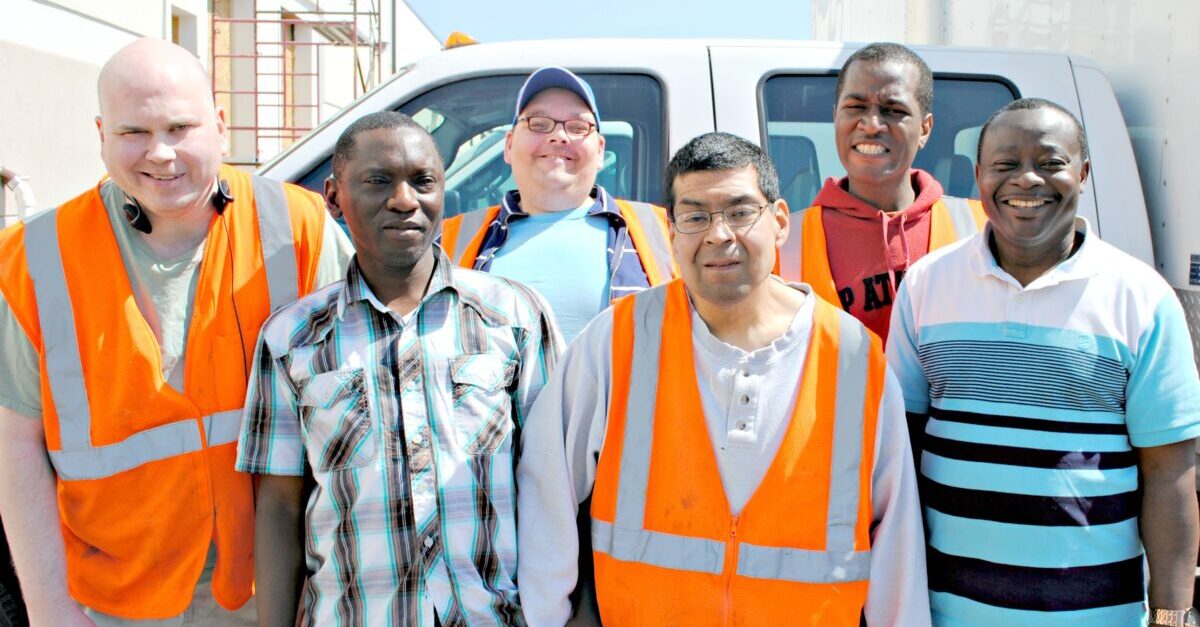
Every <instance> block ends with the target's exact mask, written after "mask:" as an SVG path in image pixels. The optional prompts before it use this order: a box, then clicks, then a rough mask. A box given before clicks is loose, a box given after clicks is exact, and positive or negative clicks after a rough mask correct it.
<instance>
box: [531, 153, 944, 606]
mask: <svg viewBox="0 0 1200 627" xmlns="http://www.w3.org/2000/svg"><path fill="white" fill-rule="evenodd" d="M667 189H668V196H667V207H668V211H669V212H670V219H671V226H670V237H671V245H672V251H673V252H674V255H675V259H676V260H677V261H678V263H679V270H680V275H681V277H682V279H681V280H676V281H671V282H669V283H667V284H666V285H662V286H658V287H655V288H652V289H649V290H646V291H642V292H639V293H638V294H636V295H633V296H630V297H627V298H623V299H620V300H618V301H617V302H616V303H615V304H614V306H613V308H612V309H609V310H607V311H605V312H603V313H601V314H600V315H599V316H597V317H596V319H595V320H594V321H593V322H592V324H591V325H589V326H588V328H587V329H586V330H585V331H584V332H583V333H582V334H581V335H580V336H579V339H578V340H577V341H576V342H575V344H574V345H572V346H571V347H570V348H569V349H568V350H567V352H566V353H565V355H564V357H563V359H562V361H561V362H560V363H559V366H558V368H557V369H556V370H555V371H554V372H553V373H552V374H551V376H550V379H549V382H548V383H547V384H546V387H545V388H543V390H542V393H541V396H539V397H538V399H537V401H536V402H535V403H534V405H533V409H532V410H531V411H530V414H529V417H528V418H527V419H526V422H525V428H524V430H523V431H522V450H523V451H524V452H523V455H522V458H521V461H520V463H519V464H518V467H517V487H518V492H517V495H518V502H517V507H518V511H520V512H521V516H520V517H519V519H518V521H517V526H518V540H517V542H518V545H519V546H520V547H521V559H520V561H519V563H518V566H517V568H518V581H519V582H520V583H519V594H520V597H521V603H522V607H523V611H524V612H525V618H526V620H527V621H528V622H529V624H530V625H534V626H541V625H553V626H559V625H562V624H563V623H564V621H566V620H567V618H568V616H569V615H570V612H571V607H570V602H569V600H568V598H569V595H570V594H571V592H572V590H573V589H574V588H575V587H576V581H577V579H578V578H580V577H581V576H586V575H587V573H581V572H579V570H578V569H577V566H576V559H577V556H578V554H579V553H580V552H581V551H582V552H585V553H587V552H590V553H591V554H592V556H593V558H594V560H595V582H596V597H597V601H598V604H599V608H600V615H601V618H602V619H603V622H604V623H605V624H609V625H707V624H717V623H719V622H723V623H725V624H731V623H732V624H739V625H785V624H787V625H794V624H805V625H807V624H822V625H847V626H857V625H858V624H859V621H860V618H862V617H864V616H865V618H866V620H867V623H868V624H870V625H873V626H874V625H928V624H929V622H930V617H929V602H928V591H927V587H926V578H925V555H924V550H923V548H922V540H923V536H922V534H923V531H922V526H921V518H920V513H919V511H918V503H917V490H916V479H915V474H914V471H913V466H912V459H911V457H910V453H909V444H908V434H907V429H906V427H905V420H904V405H903V400H902V399H901V396H900V388H899V386H898V384H897V382H896V380H895V377H894V375H893V374H892V373H891V371H890V369H889V368H888V367H887V365H886V363H885V361H884V358H883V352H882V347H881V344H880V340H879V338H878V337H877V336H875V335H873V334H871V333H869V332H868V331H867V330H866V328H865V327H864V326H863V325H862V324H861V323H860V322H858V321H857V320H856V319H854V318H853V317H852V316H850V315H849V314H847V313H845V312H843V311H842V310H841V309H840V308H839V307H837V306H836V305H832V304H830V303H828V302H826V301H824V300H822V299H820V298H817V297H815V296H814V295H813V290H812V288H811V287H810V286H809V285H807V284H788V283H785V282H784V281H783V280H782V279H779V278H778V277H774V276H772V274H771V268H772V265H773V264H774V261H775V250H776V248H777V247H778V246H779V245H780V244H782V243H783V242H784V241H785V240H786V239H787V237H788V207H787V203H786V202H785V201H784V200H782V199H781V198H780V197H779V180H778V177H777V175H776V173H775V166H774V165H773V164H772V163H771V160H770V158H769V157H768V156H767V155H766V154H764V153H763V152H762V150H761V149H760V148H758V147H757V146H755V145H753V144H751V143H750V142H748V141H746V140H744V139H741V138H739V137H735V136H733V135H729V134H725V133H709V134H706V135H702V136H700V137H698V138H696V139H694V140H692V141H691V142H689V143H688V144H687V145H686V146H684V147H683V148H682V149H680V151H679V152H678V153H677V154H676V155H675V157H674V158H673V159H672V161H671V163H670V165H669V166H668V168H667ZM589 496H590V497H591V508H590V516H591V522H592V528H591V534H590V538H584V539H583V546H582V547H581V546H580V543H579V542H578V541H577V539H576V533H575V524H574V523H575V517H576V511H577V508H578V507H579V504H580V503H582V502H583V501H584V499H586V498H588V497H589Z"/></svg>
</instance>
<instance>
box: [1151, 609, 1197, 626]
mask: <svg viewBox="0 0 1200 627" xmlns="http://www.w3.org/2000/svg"><path fill="white" fill-rule="evenodd" d="M1150 624H1151V625H1162V626H1163V627H1200V612H1197V611H1196V608H1194V607H1189V608H1187V609H1183V610H1164V609H1161V608H1151V609H1150Z"/></svg>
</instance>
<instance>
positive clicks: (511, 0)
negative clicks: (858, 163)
mask: <svg viewBox="0 0 1200 627" xmlns="http://www.w3.org/2000/svg"><path fill="white" fill-rule="evenodd" d="M407 2H408V6H409V7H411V8H412V10H413V11H415V12H416V13H417V15H419V16H420V17H421V19H422V20H423V21H424V22H425V24H426V26H428V27H429V29H430V30H432V31H433V34H434V35H435V36H436V37H437V38H438V39H439V40H440V41H445V40H446V36H447V35H449V34H450V33H451V32H453V31H462V32H464V33H467V34H468V35H471V36H472V37H474V38H475V39H476V40H478V41H480V42H489V41H510V40H516V39H562V38H579V37H703V38H712V37H731V38H755V39H810V38H811V37H812V5H811V0H691V1H690V2H683V1H681V2H670V1H668V0H641V1H635V0H601V1H600V2H563V1H562V0H407Z"/></svg>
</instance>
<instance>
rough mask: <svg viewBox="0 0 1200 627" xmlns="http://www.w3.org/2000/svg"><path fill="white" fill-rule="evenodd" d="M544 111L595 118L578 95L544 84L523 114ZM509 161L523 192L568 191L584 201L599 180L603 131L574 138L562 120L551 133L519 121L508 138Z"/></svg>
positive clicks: (558, 116) (538, 194)
mask: <svg viewBox="0 0 1200 627" xmlns="http://www.w3.org/2000/svg"><path fill="white" fill-rule="evenodd" d="M533 115H537V116H544V117H548V118H553V119H555V120H572V119H579V120H586V121H588V122H591V123H592V124H595V123H596V117H595V116H594V115H592V111H591V109H589V108H588V106H587V103H585V102H584V101H583V100H582V99H580V98H579V96H576V95H575V94H574V93H572V92H570V91H568V90H566V89H560V88H557V87H552V88H550V89H545V90H542V91H541V92H540V93H539V94H538V95H537V96H535V97H534V98H533V99H532V100H530V101H529V104H528V105H526V107H525V109H524V110H522V111H521V115H520V116H519V117H520V118H521V119H522V120H523V119H524V118H527V117H529V116H533ZM504 161H505V162H506V163H508V164H509V165H511V166H512V172H513V178H514V179H515V180H516V183H517V189H518V190H520V192H521V195H522V196H523V197H525V196H528V197H535V198H546V197H551V196H569V197H571V198H578V200H576V201H575V204H574V205H572V206H570V207H563V209H569V208H574V207H575V206H578V204H579V203H582V202H583V200H584V198H586V197H587V195H588V194H589V193H590V192H591V190H592V186H593V185H595V184H596V174H597V173H599V172H600V167H601V166H602V165H603V164H604V136H603V135H601V134H600V132H599V131H594V132H592V133H591V134H589V135H587V136H586V137H582V138H579V139H572V138H571V137H569V136H568V135H567V132H566V129H564V128H563V125H562V124H558V125H556V126H555V127H554V130H552V131H550V132H549V133H535V132H533V131H531V130H529V127H528V126H527V125H526V123H525V122H524V121H519V122H517V124H516V125H515V126H514V127H513V129H512V130H511V131H509V132H508V135H507V136H506V137H505V138H504Z"/></svg>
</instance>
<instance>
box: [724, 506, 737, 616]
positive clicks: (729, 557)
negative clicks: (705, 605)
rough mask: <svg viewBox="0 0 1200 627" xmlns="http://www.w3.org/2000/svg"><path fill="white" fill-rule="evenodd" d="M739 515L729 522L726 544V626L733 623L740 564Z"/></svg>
mask: <svg viewBox="0 0 1200 627" xmlns="http://www.w3.org/2000/svg"><path fill="white" fill-rule="evenodd" d="M737 533H738V516H734V517H733V519H732V520H731V521H730V523H729V540H727V541H726V545H725V572H724V577H725V620H724V623H725V625H726V627H728V626H729V625H731V624H733V578H734V577H735V576H736V575H737V564H738V539H737Z"/></svg>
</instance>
